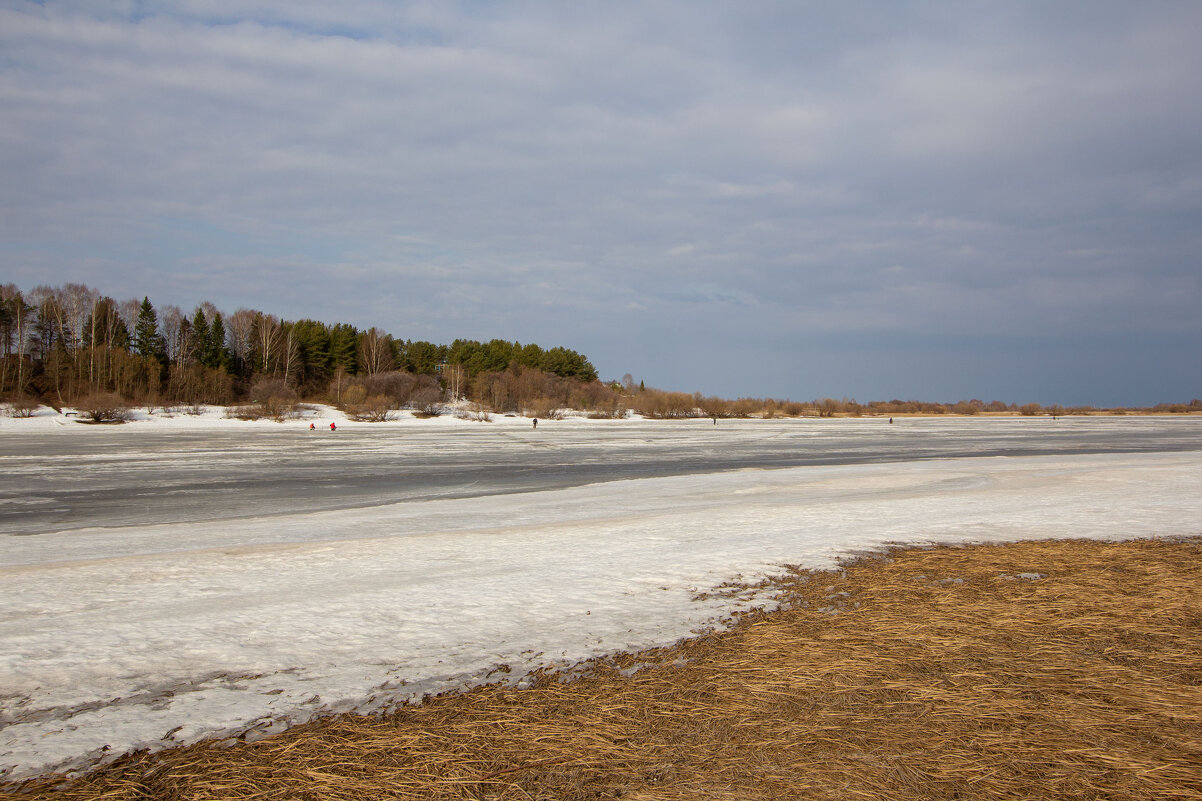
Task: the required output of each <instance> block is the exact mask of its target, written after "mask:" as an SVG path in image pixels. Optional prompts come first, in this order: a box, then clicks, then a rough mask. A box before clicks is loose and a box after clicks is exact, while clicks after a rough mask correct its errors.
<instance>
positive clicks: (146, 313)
mask: <svg viewBox="0 0 1202 801" xmlns="http://www.w3.org/2000/svg"><path fill="white" fill-rule="evenodd" d="M133 346H134V352H135V353H137V354H138V355H139V356H142V357H143V358H147V359H149V358H156V359H159V360H162V355H163V352H164V351H165V350H166V346H165V344H164V343H163V338H162V337H161V336H160V335H159V316H158V314H156V313H155V311H154V306H152V305H150V298H148V297H143V298H142V307H141V308H140V309H139V310H138V322H137V323H136V324H135V325H134V338H133Z"/></svg>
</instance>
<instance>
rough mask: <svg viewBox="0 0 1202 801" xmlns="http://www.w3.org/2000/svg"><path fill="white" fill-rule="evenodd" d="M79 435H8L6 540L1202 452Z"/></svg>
mask: <svg viewBox="0 0 1202 801" xmlns="http://www.w3.org/2000/svg"><path fill="white" fill-rule="evenodd" d="M82 428H83V427H82V426H78V425H75V424H71V426H70V427H67V428H65V430H64V428H62V427H59V428H55V429H50V430H39V431H36V432H29V433H23V432H21V430H20V428H19V427H17V426H13V427H12V428H10V429H9V430H7V431H5V433H4V437H3V438H2V439H0V475H3V477H4V481H3V484H2V485H0V535H3V534H22V535H26V534H40V533H44V532H50V531H64V530H73V529H79V528H87V527H92V526H106V527H111V526H124V525H140V524H147V523H172V522H187V521H193V520H214V519H233V518H239V517H259V516H262V515H270V514H279V513H285V512H288V513H292V512H299V511H322V510H330V509H353V508H361V507H367V506H378V505H382V504H389V503H396V502H399V501H418V500H431V499H436V498H443V499H445V498H468V497H474V496H480V495H495V494H506V493H512V492H528V491H532V490H552V489H562V488H564V487H570V486H579V485H582V484H592V483H598V482H606V481H616V480H621V479H632V478H657V477H664V476H674V475H686V474H696V473H714V472H720V471H725V470H738V469H744V468H779V467H798V466H803V465H833V464H866V463H877V462H908V461H914V460H919V459H939V458H955V457H961V456H973V457H981V456H1031V455H1056V454H1060V455H1067V454H1085V453H1124V452H1168V451H1178V450H1199V449H1202V419H1200V418H1197V417H1191V418H1161V417H1157V418H1150V417H1128V418H1098V417H1068V418H1061V419H1059V420H1055V421H1053V420H1052V419H1051V418H1048V417H1038V418H978V419H938V418H898V420H897V421H896V422H895V423H894V424H893V425H889V424H888V423H887V422H886V421H885V420H881V419H875V418H874V419H861V420H842V419H837V420H779V421H771V420H723V421H721V422H720V424H718V425H716V426H715V425H714V424H713V423H712V422H711V421H710V420H690V421H673V422H652V421H618V422H614V421H590V422H588V423H584V422H583V421H567V422H554V421H544V422H543V425H542V427H541V428H540V429H538V430H534V429H532V428H531V426H530V424H529V421H527V420H524V419H515V418H499V419H497V421H496V422H495V423H494V424H491V425H490V424H480V425H458V426H450V427H448V426H447V425H440V424H438V422H437V421H435V422H428V423H425V424H423V423H421V422H416V423H414V424H412V425H409V426H404V427H400V426H397V427H385V426H372V425H361V426H357V427H348V426H347V425H346V424H345V423H343V427H342V428H341V429H340V430H339V431H337V432H329V431H327V430H324V429H323V430H319V431H316V432H309V431H308V430H307V427H306V426H305V425H302V424H297V423H294V424H291V425H289V426H287V427H283V426H279V425H275V424H266V425H260V426H254V427H248V426H247V425H245V424H239V423H234V422H231V423H229V424H227V425H218V426H211V427H208V428H202V429H201V430H192V429H189V428H181V427H171V426H168V427H167V429H166V430H156V429H151V430H147V428H146V427H144V426H123V427H104V428H89V429H87V430H83V431H81V430H80V429H82Z"/></svg>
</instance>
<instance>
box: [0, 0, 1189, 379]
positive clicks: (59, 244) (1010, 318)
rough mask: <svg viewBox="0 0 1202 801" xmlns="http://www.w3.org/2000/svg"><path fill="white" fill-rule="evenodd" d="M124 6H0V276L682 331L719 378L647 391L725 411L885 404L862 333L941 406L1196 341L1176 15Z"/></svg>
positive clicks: (1176, 375) (655, 350) (1008, 10)
mask: <svg viewBox="0 0 1202 801" xmlns="http://www.w3.org/2000/svg"><path fill="white" fill-rule="evenodd" d="M137 8H138V12H137V13H136V14H134V13H131V12H130V11H129V10H128V9H127V8H126V6H125V5H124V4H120V3H113V4H110V5H99V4H92V3H80V4H70V3H54V2H51V3H48V4H46V5H45V6H44V7H41V6H35V5H30V4H20V3H18V4H9V5H8V6H6V7H4V8H2V9H0V49H2V50H3V52H4V53H5V60H4V62H3V64H2V65H0V144H2V145H3V147H2V148H0V168H2V169H3V171H4V174H5V175H6V176H7V177H9V178H10V180H7V181H6V182H5V184H4V186H3V187H0V202H2V203H3V206H4V209H5V214H4V219H3V220H2V221H0V236H2V240H0V247H3V251H4V252H5V253H6V254H8V255H9V263H10V265H12V266H11V267H10V272H11V275H12V277H11V278H10V280H18V281H19V282H20V283H22V284H23V285H32V284H34V283H46V282H51V283H53V282H56V281H68V280H80V279H81V278H83V277H86V276H90V275H95V274H99V275H102V276H104V279H105V280H95V279H91V280H89V282H90V283H95V284H96V285H97V286H99V287H100V288H101V289H102V290H104V291H106V292H108V293H110V294H116V295H122V294H131V293H141V292H143V291H144V287H145V286H147V284H146V283H145V281H146V280H147V277H148V276H156V277H157V278H158V280H160V281H161V283H160V284H159V286H161V287H162V290H161V293H162V294H161V295H160V296H159V297H161V301H162V302H170V303H179V304H181V305H188V304H191V303H195V302H196V301H198V300H200V299H202V298H200V297H195V296H194V294H193V293H195V292H202V293H203V292H205V291H206V290H205V285H204V283H203V282H195V281H193V280H192V279H188V278H183V277H180V276H186V275H188V274H190V273H191V272H194V271H198V270H200V271H205V270H208V271H210V272H213V273H215V274H220V275H222V276H223V279H224V280H227V281H228V282H229V285H228V286H223V290H222V291H223V293H224V294H225V295H226V296H228V297H229V298H230V300H229V301H225V302H227V303H229V304H231V305H254V306H259V307H263V308H268V309H269V310H275V311H277V312H279V313H282V314H285V315H287V316H302V315H303V316H312V317H319V318H320V317H323V316H331V315H337V316H338V317H339V319H347V320H350V321H354V322H356V323H358V324H361V325H371V324H375V325H381V326H383V327H385V328H387V329H389V330H392V331H394V333H397V334H398V335H401V336H409V335H411V332H412V331H414V330H420V331H422V332H423V333H422V334H421V336H422V337H424V338H432V339H439V338H444V337H453V336H460V335H474V336H480V337H484V338H491V337H493V336H501V337H505V338H510V339H521V340H523V341H529V340H532V339H536V337H537V338H542V339H543V340H545V341H546V342H547V343H548V344H550V343H556V344H559V343H563V344H567V345H569V346H572V347H575V348H577V349H580V350H582V351H584V352H586V353H588V354H589V355H590V356H592V357H593V358H594V360H595V361H596V362H597V363H598V366H599V367H600V368H601V370H602V373H604V374H608V373H613V374H615V375H620V374H622V373H624V372H627V371H628V370H630V371H634V372H638V371H643V372H644V373H645V377H647V378H649V379H651V380H653V381H654V382H656V383H660V384H667V383H669V382H667V381H665V380H661V379H659V378H658V377H657V372H658V371H660V370H664V371H667V370H668V369H669V368H668V367H666V366H665V365H666V363H668V362H671V363H672V364H673V365H686V364H688V363H689V359H688V358H684V357H681V358H674V357H673V356H672V354H671V352H670V349H669V350H668V351H665V350H664V348H665V347H666V346H665V345H661V344H652V343H653V341H655V340H657V338H658V341H659V342H661V343H671V342H676V343H678V345H679V347H681V348H686V349H690V352H692V350H693V349H694V348H695V347H696V344H697V343H708V346H703V347H701V348H700V349H699V351H698V352H701V353H705V352H709V353H717V352H720V351H722V352H728V353H729V355H730V358H731V360H733V361H735V362H739V363H745V364H748V365H749V367H748V368H747V371H746V374H745V375H739V376H736V375H734V373H733V372H732V375H731V378H730V379H729V381H726V382H725V383H721V381H720V379H716V378H714V377H712V376H711V375H710V374H709V373H710V372H711V370H710V369H709V368H706V367H705V366H704V364H705V362H704V360H701V361H699V362H698V363H697V364H696V365H695V366H694V367H693V368H691V369H692V370H693V372H682V371H681V370H680V369H677V367H676V366H673V367H672V368H671V370H672V371H673V374H672V375H671V376H670V377H671V378H672V383H673V384H675V385H676V386H678V387H679V388H681V389H686V390H688V389H706V390H707V391H721V392H726V393H730V394H757V393H758V394H767V387H770V386H771V387H775V388H776V389H774V390H773V391H774V392H777V394H782V395H790V396H793V397H804V396H806V395H807V394H817V392H818V390H817V387H818V386H822V387H824V389H823V390H822V391H823V392H827V393H833V394H842V393H840V391H839V390H838V388H837V387H832V386H831V385H832V384H835V383H837V382H838V381H846V382H847V383H849V384H862V385H863V386H864V387H865V389H863V390H856V392H859V393H860V394H861V395H863V394H864V393H865V392H867V393H869V394H871V395H876V396H884V395H894V394H898V393H896V392H895V391H894V390H893V389H892V388H891V384H890V382H891V381H900V380H901V379H899V378H898V377H897V373H896V370H893V369H892V368H890V369H883V368H882V367H881V365H882V364H891V363H895V362H896V361H897V358H896V354H889V353H888V352H886V351H881V353H876V352H874V351H873V350H872V348H871V347H870V346H867V345H866V346H864V347H857V348H851V347H850V346H846V345H844V344H840V341H841V340H842V341H843V342H846V341H847V340H848V338H854V337H857V336H859V337H864V338H865V339H864V341H865V342H869V343H879V342H880V341H881V340H882V339H886V340H887V339H889V338H893V339H894V341H899V340H901V339H905V340H906V341H907V342H911V343H913V349H912V351H907V353H908V354H910V355H908V356H907V358H906V360H905V361H906V363H907V364H909V365H910V368H909V369H910V373H912V374H914V375H917V376H919V377H920V378H919V379H916V383H918V382H920V381H921V376H924V375H926V376H938V378H939V380H940V381H944V382H946V383H947V385H948V389H947V392H949V393H951V394H958V393H962V394H964V395H976V394H985V393H978V392H975V391H974V389H973V387H974V386H975V384H974V382H976V383H977V384H979V383H981V382H984V381H985V380H986V377H985V376H984V374H982V373H980V372H979V371H976V370H975V368H974V369H967V368H964V369H955V370H951V371H949V370H948V369H946V368H947V366H948V365H962V364H964V363H966V362H971V361H972V360H971V356H970V354H971V353H972V348H987V349H988V348H1001V347H1003V345H1002V344H1001V343H1005V344H1004V347H1006V348H1010V349H1014V351H1015V353H1013V354H1011V355H1009V356H1008V357H1007V358H1006V359H1000V358H995V359H994V360H993V363H994V364H996V365H998V366H999V367H998V369H1005V370H1006V371H1008V372H1007V375H1006V376H1002V377H1000V378H998V379H997V381H996V383H997V384H998V385H999V386H1000V387H1001V388H1002V389H1005V385H1006V381H1007V380H1009V381H1010V382H1011V383H1010V386H1011V390H1010V391H1009V392H999V393H997V394H998V395H1004V396H1006V397H1007V398H1013V399H1015V400H1021V399H1024V398H1029V397H1032V396H1033V395H1036V394H1037V393H1038V392H1039V391H1041V390H1040V388H1041V387H1043V386H1044V384H1042V383H1040V382H1039V381H1036V380H1034V379H1032V378H1031V376H1033V375H1036V374H1042V373H1041V372H1040V370H1042V369H1044V367H1046V362H1047V359H1048V358H1049V357H1048V356H1047V354H1049V353H1053V352H1059V351H1058V348H1060V347H1061V343H1064V342H1073V343H1077V344H1075V345H1074V347H1080V348H1085V347H1086V346H1085V345H1084V344H1081V343H1084V342H1088V341H1089V339H1090V336H1091V335H1093V336H1096V337H1098V338H1099V339H1104V338H1106V337H1110V336H1117V335H1120V334H1125V335H1127V336H1131V337H1134V338H1137V339H1139V338H1143V339H1144V340H1145V341H1149V342H1152V341H1155V342H1158V343H1160V344H1159V345H1157V349H1158V356H1157V359H1158V360H1161V361H1162V362H1163V364H1162V367H1161V372H1160V373H1156V375H1157V376H1159V377H1158V378H1157V379H1156V380H1155V381H1153V382H1152V385H1151V386H1148V387H1146V388H1143V387H1140V388H1136V387H1133V386H1129V385H1128V379H1127V378H1126V377H1125V373H1124V369H1125V366H1124V364H1123V363H1121V362H1119V361H1116V362H1115V364H1114V365H1113V366H1112V367H1105V365H1106V363H1107V361H1106V360H1105V359H1099V360H1098V362H1097V363H1098V364H1099V365H1102V367H1099V370H1100V375H1099V377H1096V378H1093V379H1090V380H1089V381H1088V382H1085V383H1086V384H1088V386H1087V387H1086V386H1085V384H1083V388H1082V390H1081V392H1082V394H1088V393H1089V392H1094V393H1096V394H1097V395H1098V397H1097V402H1099V403H1101V402H1107V399H1108V398H1113V399H1115V402H1118V401H1119V400H1120V399H1121V400H1126V399H1127V398H1129V397H1134V396H1136V395H1139V394H1140V393H1144V394H1143V395H1141V397H1143V398H1144V399H1146V400H1148V401H1152V400H1160V399H1171V398H1168V396H1172V397H1174V398H1179V397H1180V394H1181V393H1186V394H1190V393H1193V394H1194V395H1202V388H1198V389H1196V390H1194V389H1191V388H1190V387H1197V381H1196V380H1194V381H1193V383H1190V381H1186V380H1182V379H1181V378H1180V374H1181V372H1182V370H1181V364H1182V363H1184V364H1186V365H1187V366H1189V365H1192V366H1193V367H1195V368H1196V367H1197V359H1196V357H1195V356H1192V355H1191V354H1192V352H1193V351H1190V350H1189V349H1186V348H1184V347H1179V348H1176V349H1175V348H1174V347H1173V346H1172V345H1171V340H1164V339H1160V337H1165V336H1168V335H1170V334H1171V335H1173V336H1174V337H1177V338H1178V339H1181V340H1183V341H1185V342H1189V341H1191V340H1192V341H1194V342H1195V343H1196V342H1197V340H1198V338H1199V336H1200V335H1202V324H1200V323H1199V322H1198V318H1197V315H1196V314H1195V313H1193V312H1192V309H1193V308H1196V307H1197V306H1198V305H1199V303H1200V301H1202V289H1200V287H1199V277H1198V276H1199V274H1200V273H1202V270H1200V269H1199V266H1198V261H1197V255H1196V254H1197V253H1198V252H1199V249H1198V246H1199V244H1202V243H1200V242H1199V238H1200V235H1199V234H1198V233H1196V227H1197V226H1196V220H1197V219H1200V218H1202V149H1200V148H1199V146H1198V144H1197V139H1196V131H1197V130H1199V129H1202V106H1200V105H1199V104H1197V103H1195V102H1193V100H1192V98H1194V97H1196V96H1197V92H1198V88H1199V79H1198V77H1197V76H1198V75H1199V74H1202V56H1200V55H1199V54H1198V53H1197V51H1196V48H1195V47H1194V46H1193V43H1192V41H1191V36H1192V32H1193V31H1195V30H1197V29H1198V27H1199V23H1202V10H1200V9H1199V8H1198V7H1196V6H1194V5H1192V4H1177V3H1152V4H1139V5H1134V4H1126V3H1115V4H1111V3H1089V4H1085V3H1080V4H1078V3H1069V4H1063V5H1056V6H1054V7H1049V6H1047V5H1046V4H1041V3H1007V4H994V3H966V4H955V5H953V6H948V5H947V4H934V3H932V4H928V3H918V4H908V5H905V6H899V5H895V4H877V3H847V4H838V5H831V4H826V3H814V4H810V3H803V4H798V3H754V4H750V5H748V4H744V5H742V6H724V5H697V4H684V3H675V2H664V3H652V4H623V3H618V4H604V5H592V4H568V5H560V6H548V5H546V4H539V3H501V4H485V5H480V4H472V3H465V4H449V3H400V4H394V3H383V2H379V3H377V2H361V3H350V4H345V5H344V4H339V5H338V6H337V7H335V6H330V5H328V4H324V3H292V2H290V3H272V2H256V3H251V4H243V3H223V4H210V3H183V4H172V5H170V6H166V5H164V6H160V5H157V4H153V3H151V4H140V5H139V6H137ZM101 265H103V269H101V267H100V266H101ZM281 281H285V282H286V284H287V288H286V289H284V290H283V291H282V292H281V291H279V287H280V283H281ZM373 281H376V282H386V283H387V286H388V290H387V292H386V293H384V294H383V297H385V298H387V299H388V300H387V302H383V301H381V300H380V299H379V297H378V296H377V294H376V293H373V292H372V291H371V286H372V284H373ZM113 283H116V284H118V285H117V286H113V285H112V284H113ZM331 286H334V287H336V289H334V290H333V291H331V289H330V287H331ZM172 287H174V290H173V289H172ZM240 293H245V296H244V297H239V295H240ZM211 295H212V292H211V291H209V297H210V299H213V300H214V301H215V302H217V301H218V300H219V299H218V298H215V297H211ZM275 303H280V304H283V305H284V306H286V307H284V308H270V307H272V306H273V304H275ZM219 305H220V303H219ZM323 308H328V309H330V310H331V311H329V312H324V311H323ZM456 326H459V327H456ZM464 326H470V327H471V328H472V330H471V331H465V330H464V328H463V327H464ZM943 336H949V337H958V338H960V340H961V341H963V342H965V343H966V344H965V345H964V348H965V349H964V350H963V351H961V352H958V353H957V352H953V351H951V350H949V349H948V348H947V347H944V346H943V345H942V344H940V345H939V347H934V346H932V345H931V344H930V343H931V342H939V343H942V342H943V339H942V337H943ZM980 337H987V338H988V339H987V340H982V339H980ZM768 341H771V342H772V343H773V344H772V346H771V348H772V349H774V350H773V352H771V353H769V352H768V350H769V348H768V346H766V345H764V344H763V343H765V342H768ZM1166 341H1167V342H1169V343H1170V344H1168V345H1166V344H1165V342H1166ZM817 342H822V343H823V345H822V347H821V348H818V346H817V345H816V344H815V343H817ZM1111 350H1112V351H1114V348H1113V347H1111ZM1195 350H1196V348H1195ZM832 353H834V354H843V356H842V359H841V360H840V358H836V357H835V356H832V355H831V354H832ZM803 354H804V358H805V359H807V360H808V361H809V363H810V364H812V365H813V366H814V368H815V370H818V373H814V372H812V371H808V372H802V371H788V374H789V375H791V376H792V378H789V379H785V378H783V377H781V376H783V375H785V373H781V372H780V371H775V370H769V369H762V368H757V367H755V366H754V365H756V364H758V363H759V362H760V361H761V360H766V361H770V362H772V363H776V364H779V363H783V362H793V361H796V360H797V359H800V358H802V355H803ZM881 354H885V355H881ZM965 354H969V355H965ZM1130 358H1134V357H1130ZM1024 359H1025V361H1024ZM1190 359H1193V361H1190ZM1083 361H1089V359H1083ZM1175 363H1176V364H1177V367H1174V364H1175ZM1023 365H1026V366H1027V368H1028V369H1026V370H1024V369H1023ZM1041 365H1042V367H1041ZM1126 367H1131V365H1126ZM1103 368H1105V369H1103ZM1132 369H1133V368H1132ZM1141 369H1142V368H1141ZM1197 374H1198V371H1197V370H1196V369H1195V370H1194V375H1197ZM767 375H772V376H773V379H772V381H771V382H769V381H768V380H767V379H766V378H764V376H767ZM956 375H962V376H963V379H962V380H961V381H960V383H959V384H957V383H956V381H957V379H956V378H955V376H956ZM1144 375H1147V373H1146V371H1145V372H1144ZM872 376H879V377H880V378H879V380H877V379H873V378H872ZM1007 376H1008V377H1007ZM743 380H747V381H752V382H753V383H754V385H752V386H742V385H739V384H738V383H737V382H738V381H743ZM694 381H695V382H697V383H696V384H695V385H694V384H693V382H694ZM989 381H990V383H991V384H992V383H995V382H994V381H993V379H992V378H990V379H989ZM1082 381H1085V379H1082ZM790 382H791V383H790ZM702 384H705V386H702ZM758 386H762V387H765V389H764V390H763V391H761V390H758V389H757V387H758ZM957 386H959V387H960V389H959V390H957V389H956V387H957ZM782 387H783V388H784V389H785V390H786V391H783V392H782V391H780V388H782ZM811 388H812V389H813V391H812V392H811ZM1034 399H1037V400H1044V401H1054V400H1056V399H1057V398H1055V397H1036V398H1034Z"/></svg>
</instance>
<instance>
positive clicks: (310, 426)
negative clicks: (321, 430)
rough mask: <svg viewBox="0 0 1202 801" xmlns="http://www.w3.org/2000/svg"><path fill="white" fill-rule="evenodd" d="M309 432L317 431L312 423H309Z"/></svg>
mask: <svg viewBox="0 0 1202 801" xmlns="http://www.w3.org/2000/svg"><path fill="white" fill-rule="evenodd" d="M309 430H310V431H316V430H317V426H315V425H313V424H312V423H309Z"/></svg>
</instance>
